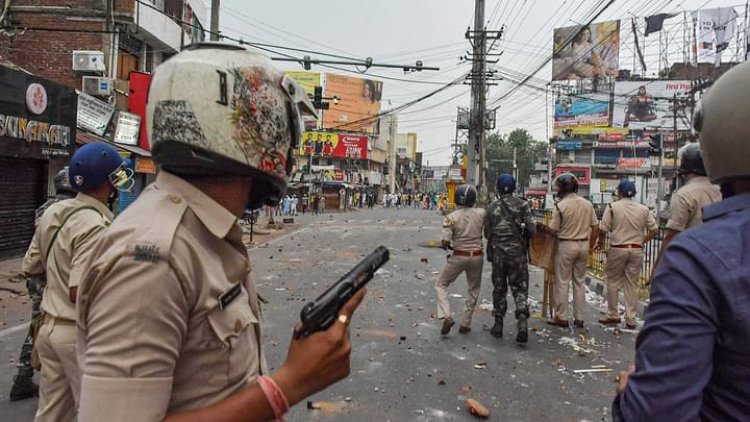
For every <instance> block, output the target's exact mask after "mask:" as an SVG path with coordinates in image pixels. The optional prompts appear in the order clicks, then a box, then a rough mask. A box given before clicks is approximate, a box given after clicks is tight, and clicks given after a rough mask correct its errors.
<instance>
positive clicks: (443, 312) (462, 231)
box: [435, 208, 485, 327]
mask: <svg viewBox="0 0 750 422" xmlns="http://www.w3.org/2000/svg"><path fill="white" fill-rule="evenodd" d="M484 215H485V210H484V209H483V208H459V209H457V210H455V211H453V212H452V213H450V214H449V215H448V216H446V217H445V218H444V219H443V240H444V241H448V242H452V243H453V253H452V254H451V256H449V257H448V263H447V264H446V265H445V267H444V268H443V271H442V272H441V273H440V277H438V280H437V282H436V283H435V290H436V291H437V302H438V309H437V316H438V318H448V317H450V316H452V314H451V310H450V304H449V302H448V286H450V285H451V284H453V282H454V281H456V278H458V276H459V275H461V273H463V272H466V282H467V283H468V292H467V296H466V306H465V307H464V316H463V321H462V322H461V325H463V326H464V327H468V326H469V325H471V317H472V315H473V314H474V308H476V306H477V299H478V298H479V289H480V287H481V286H482V266H483V264H484V260H483V258H482V250H483V249H484V248H483V245H482V228H483V226H484Z"/></svg>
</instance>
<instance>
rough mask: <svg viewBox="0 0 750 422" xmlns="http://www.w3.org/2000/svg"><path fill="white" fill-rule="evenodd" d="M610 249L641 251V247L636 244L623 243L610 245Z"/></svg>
mask: <svg viewBox="0 0 750 422" xmlns="http://www.w3.org/2000/svg"><path fill="white" fill-rule="evenodd" d="M611 247H613V248H619V249H643V245H640V244H638V243H624V244H622V245H611Z"/></svg>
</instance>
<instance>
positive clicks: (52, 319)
mask: <svg viewBox="0 0 750 422" xmlns="http://www.w3.org/2000/svg"><path fill="white" fill-rule="evenodd" d="M44 323H45V324H50V323H52V324H54V325H76V322H75V321H73V320H72V319H66V318H55V317H53V316H52V315H50V314H45V315H44Z"/></svg>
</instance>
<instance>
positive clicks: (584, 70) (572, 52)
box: [552, 20, 620, 81]
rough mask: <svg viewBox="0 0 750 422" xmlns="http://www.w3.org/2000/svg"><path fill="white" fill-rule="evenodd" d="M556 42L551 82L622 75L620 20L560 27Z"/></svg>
mask: <svg viewBox="0 0 750 422" xmlns="http://www.w3.org/2000/svg"><path fill="white" fill-rule="evenodd" d="M553 42H554V45H553V47H552V48H553V50H552V51H553V53H552V80H556V81H558V80H567V79H586V78H593V77H597V76H617V75H618V74H619V71H618V69H619V64H620V63H619V62H620V21H619V20H618V21H607V22H599V23H592V24H591V25H588V26H580V25H577V26H568V27H564V28H557V29H555V31H554V33H553Z"/></svg>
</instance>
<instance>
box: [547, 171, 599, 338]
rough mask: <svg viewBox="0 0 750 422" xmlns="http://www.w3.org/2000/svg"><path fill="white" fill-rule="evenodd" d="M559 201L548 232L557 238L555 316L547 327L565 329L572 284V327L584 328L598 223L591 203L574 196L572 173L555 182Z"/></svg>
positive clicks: (576, 185)
mask: <svg viewBox="0 0 750 422" xmlns="http://www.w3.org/2000/svg"><path fill="white" fill-rule="evenodd" d="M555 185H556V186H557V195H558V197H559V198H560V200H559V201H558V202H557V203H556V204H555V209H554V211H553V212H552V222H551V223H550V227H549V228H550V229H551V230H552V232H553V233H554V234H555V235H556V236H557V241H558V245H557V255H556V256H555V276H556V278H557V279H556V280H555V283H556V286H555V297H554V301H555V303H554V308H555V309H554V317H553V318H552V319H551V320H549V321H547V323H548V324H550V325H556V326H559V327H567V326H568V325H569V324H568V319H567V317H568V293H569V291H570V282H571V281H573V316H574V320H573V325H575V326H576V327H578V328H582V327H583V312H584V308H585V306H586V296H585V294H586V286H585V285H584V281H585V278H586V267H587V266H588V257H589V250H590V249H592V248H593V247H594V244H595V243H596V240H597V237H598V236H599V228H598V224H599V222H598V221H597V219H596V212H595V211H594V206H593V205H591V202H589V201H587V200H585V199H584V198H581V197H580V196H578V195H577V192H578V179H577V178H576V177H575V176H574V175H573V174H571V173H563V174H561V175H560V176H558V177H557V179H556V180H555Z"/></svg>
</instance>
